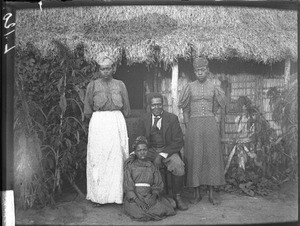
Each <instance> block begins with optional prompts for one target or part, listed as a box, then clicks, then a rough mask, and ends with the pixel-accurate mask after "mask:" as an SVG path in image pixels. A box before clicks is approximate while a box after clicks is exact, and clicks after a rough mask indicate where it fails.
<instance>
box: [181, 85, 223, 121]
mask: <svg viewBox="0 0 300 226" xmlns="http://www.w3.org/2000/svg"><path fill="white" fill-rule="evenodd" d="M219 106H221V107H222V108H223V107H224V106H225V93H224V91H223V90H222V89H221V87H220V86H218V85H216V84H214V83H213V82H212V81H210V80H206V81H205V82H203V83H201V82H199V81H198V80H196V81H194V82H191V83H188V84H187V85H186V87H185V88H184V89H183V91H182V93H181V95H180V97H179V105H178V107H179V108H182V110H183V112H187V113H188V115H189V116H190V117H207V116H214V115H215V113H216V111H217V109H218V107H219Z"/></svg>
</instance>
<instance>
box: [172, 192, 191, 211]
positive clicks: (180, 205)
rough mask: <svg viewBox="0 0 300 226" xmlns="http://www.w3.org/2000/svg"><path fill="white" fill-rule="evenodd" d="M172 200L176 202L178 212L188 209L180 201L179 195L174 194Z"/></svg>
mask: <svg viewBox="0 0 300 226" xmlns="http://www.w3.org/2000/svg"><path fill="white" fill-rule="evenodd" d="M174 200H175V202H176V207H177V209H179V210H187V209H188V207H187V205H186V204H184V202H183V201H182V199H181V196H180V194H176V195H175V196H174Z"/></svg>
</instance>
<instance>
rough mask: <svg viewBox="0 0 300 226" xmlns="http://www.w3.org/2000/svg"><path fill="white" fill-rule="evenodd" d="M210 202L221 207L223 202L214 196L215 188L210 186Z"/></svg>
mask: <svg viewBox="0 0 300 226" xmlns="http://www.w3.org/2000/svg"><path fill="white" fill-rule="evenodd" d="M208 200H209V202H210V203H211V204H213V205H219V204H220V203H221V201H220V200H219V199H218V198H216V196H215V195H214V194H213V187H212V186H209V195H208Z"/></svg>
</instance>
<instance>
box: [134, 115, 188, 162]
mask: <svg viewBox="0 0 300 226" xmlns="http://www.w3.org/2000/svg"><path fill="white" fill-rule="evenodd" d="M151 124H152V114H151V113H146V114H145V115H143V116H142V117H141V118H140V119H139V122H138V126H137V133H136V135H137V136H145V137H146V138H147V140H148V141H149V137H150V130H151V126H152V125H151ZM161 125H162V128H161V129H162V134H163V139H164V143H165V145H166V147H165V149H164V150H163V152H165V153H168V157H170V156H171V155H172V154H174V153H179V152H180V150H181V148H182V147H183V133H182V130H181V127H180V124H179V121H178V117H177V116H176V115H174V114H172V113H169V112H166V111H164V112H163V114H162V124H161Z"/></svg>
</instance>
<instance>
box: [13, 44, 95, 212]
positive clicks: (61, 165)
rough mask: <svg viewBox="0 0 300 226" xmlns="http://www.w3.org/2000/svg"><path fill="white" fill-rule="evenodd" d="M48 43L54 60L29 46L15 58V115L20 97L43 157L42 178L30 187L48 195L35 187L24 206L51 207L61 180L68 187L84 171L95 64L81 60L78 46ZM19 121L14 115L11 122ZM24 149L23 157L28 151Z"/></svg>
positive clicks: (19, 108) (19, 112)
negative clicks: (87, 100)
mask: <svg viewBox="0 0 300 226" xmlns="http://www.w3.org/2000/svg"><path fill="white" fill-rule="evenodd" d="M53 43H54V44H55V45H56V47H57V49H58V53H59V54H58V55H57V56H56V57H46V58H42V57H41V55H40V54H39V51H38V50H36V49H35V48H34V47H33V46H32V45H30V44H28V45H27V48H26V49H23V50H20V49H18V51H17V57H16V68H17V76H16V84H21V85H18V86H17V87H19V89H18V90H21V91H22V93H20V92H19V95H18V96H17V100H16V101H15V107H16V111H15V112H16V113H15V114H16V115H22V113H21V110H22V108H21V107H20V105H18V103H19V102H20V100H21V99H23V103H25V105H26V106H27V109H28V116H29V118H30V121H31V122H32V126H31V128H32V130H33V131H34V132H35V133H36V134H37V136H38V140H39V141H40V142H39V148H40V150H41V154H42V157H41V158H40V159H39V161H40V166H41V168H42V171H43V175H42V176H43V177H41V178H40V180H39V183H38V184H39V185H37V184H35V185H34V187H35V188H36V187H38V186H40V185H42V186H43V187H44V188H45V189H44V190H46V193H47V194H42V193H41V192H39V191H38V190H36V189H35V188H34V189H35V193H37V194H36V195H35V200H33V201H32V202H31V204H30V205H28V207H32V206H33V205H34V203H39V204H41V206H44V205H47V204H48V203H53V202H54V196H55V194H56V193H57V192H61V188H62V184H63V182H64V181H65V180H68V181H69V182H70V183H71V184H73V183H74V182H75V181H76V178H78V177H80V176H82V175H83V173H84V172H85V164H86V163H85V161H86V144H87V129H88V122H87V121H86V120H84V115H83V101H84V92H85V87H86V85H87V84H88V82H89V81H90V79H91V78H92V76H93V74H94V72H95V71H96V64H95V63H94V62H88V61H86V60H85V59H84V57H83V54H82V52H83V51H82V48H83V47H82V46H80V45H79V46H77V48H76V49H75V50H74V51H71V50H69V49H68V48H67V47H66V46H65V45H63V44H62V43H60V42H57V41H54V42H53ZM18 120H19V121H20V119H19V118H18V117H16V118H15V122H16V123H17V122H18ZM20 129H23V127H22V126H21V127H20V128H16V129H15V134H17V133H18V130H20ZM25 151H26V152H27V155H28V153H29V150H25ZM20 161H21V162H22V159H21V160H20ZM29 180H30V179H29ZM44 193H45V192H44ZM42 197H47V200H42ZM23 201H24V200H23Z"/></svg>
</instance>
